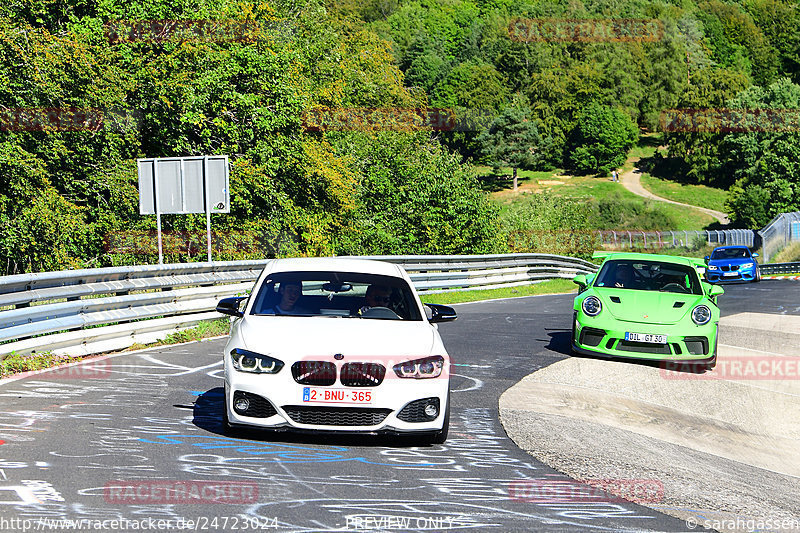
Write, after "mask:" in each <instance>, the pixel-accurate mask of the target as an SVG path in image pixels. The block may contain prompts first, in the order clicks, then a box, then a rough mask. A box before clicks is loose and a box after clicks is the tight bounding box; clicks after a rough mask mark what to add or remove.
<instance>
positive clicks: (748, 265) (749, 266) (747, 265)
mask: <svg viewBox="0 0 800 533" xmlns="http://www.w3.org/2000/svg"><path fill="white" fill-rule="evenodd" d="M739 268H753V263H744V264H743V265H742V266H741V267H739Z"/></svg>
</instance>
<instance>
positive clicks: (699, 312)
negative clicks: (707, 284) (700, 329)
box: [692, 305, 711, 326]
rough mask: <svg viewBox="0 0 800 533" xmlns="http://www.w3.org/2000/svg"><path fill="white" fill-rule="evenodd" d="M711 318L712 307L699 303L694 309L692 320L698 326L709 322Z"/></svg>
mask: <svg viewBox="0 0 800 533" xmlns="http://www.w3.org/2000/svg"><path fill="white" fill-rule="evenodd" d="M709 320H711V309H709V308H708V306H707V305H698V306H697V307H695V308H694V309H692V321H693V322H694V323H695V324H697V325H698V326H703V325H705V324H708V321H709Z"/></svg>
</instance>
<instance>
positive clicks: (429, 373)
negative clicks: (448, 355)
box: [392, 355, 444, 379]
mask: <svg viewBox="0 0 800 533" xmlns="http://www.w3.org/2000/svg"><path fill="white" fill-rule="evenodd" d="M443 369H444V357H442V356H441V355H434V356H432V357H424V358H422V359H414V360H412V361H405V362H403V363H397V364H396V365H394V366H393V367H392V370H394V373H395V374H397V377H399V378H413V379H425V378H438V377H439V376H440V375H441V374H442V370H443Z"/></svg>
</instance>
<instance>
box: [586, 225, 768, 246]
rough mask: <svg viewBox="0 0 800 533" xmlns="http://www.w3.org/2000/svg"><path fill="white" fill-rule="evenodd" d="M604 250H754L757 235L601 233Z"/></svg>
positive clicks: (732, 231)
mask: <svg viewBox="0 0 800 533" xmlns="http://www.w3.org/2000/svg"><path fill="white" fill-rule="evenodd" d="M598 233H599V234H600V242H601V244H602V245H603V246H604V247H610V248H615V249H627V248H645V249H659V248H676V247H683V248H689V249H691V248H694V247H697V245H698V243H699V244H701V245H705V244H709V245H711V246H725V245H738V246H748V247H751V248H752V247H753V246H754V244H755V242H756V235H755V232H754V231H753V230H749V229H725V230H700V231H618V230H607V231H599V232H598Z"/></svg>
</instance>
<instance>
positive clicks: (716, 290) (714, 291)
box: [708, 285, 725, 298]
mask: <svg viewBox="0 0 800 533" xmlns="http://www.w3.org/2000/svg"><path fill="white" fill-rule="evenodd" d="M721 294H725V289H723V288H722V287H720V286H719V285H712V286H711V288H710V289H709V290H708V295H709V296H711V297H712V298H715V297H717V296H719V295H721Z"/></svg>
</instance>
